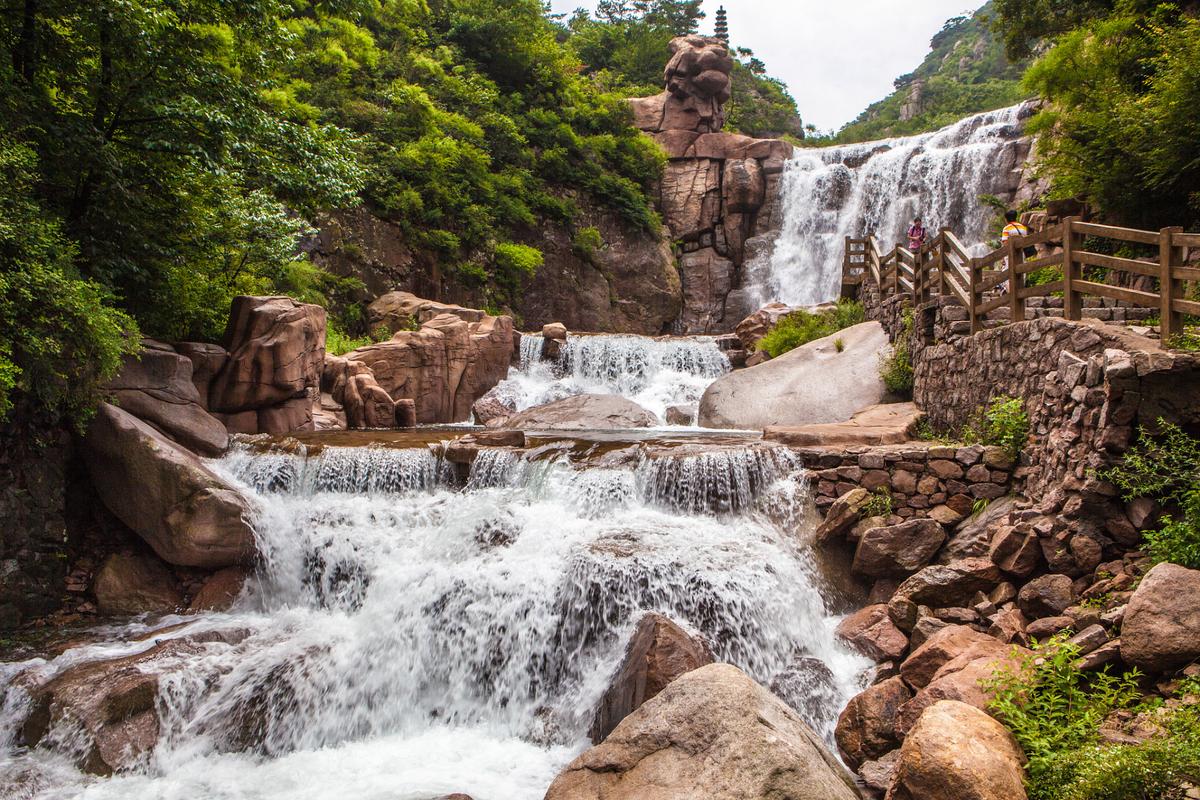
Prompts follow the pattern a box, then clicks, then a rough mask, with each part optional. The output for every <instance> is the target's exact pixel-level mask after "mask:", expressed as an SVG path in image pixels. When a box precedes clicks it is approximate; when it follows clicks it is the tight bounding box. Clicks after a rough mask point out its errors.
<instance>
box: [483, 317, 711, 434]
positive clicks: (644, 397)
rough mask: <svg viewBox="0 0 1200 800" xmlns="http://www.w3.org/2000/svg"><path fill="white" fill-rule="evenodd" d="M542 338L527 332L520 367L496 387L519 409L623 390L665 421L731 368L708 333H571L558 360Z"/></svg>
mask: <svg viewBox="0 0 1200 800" xmlns="http://www.w3.org/2000/svg"><path fill="white" fill-rule="evenodd" d="M543 343H544V342H543V340H542V338H541V337H540V336H537V335H529V336H523V337H522V338H521V364H520V367H519V368H518V369H517V370H514V371H511V372H510V373H509V376H508V379H507V380H505V381H503V382H502V383H501V384H500V385H499V386H498V387H496V389H494V390H493V395H494V396H495V397H497V398H499V399H500V400H502V401H504V402H506V403H509V404H511V405H512V406H513V407H514V408H516V409H517V410H518V411H523V410H525V409H526V408H531V407H533V406H538V405H542V404H543V403H549V402H552V401H554V400H561V399H562V398H564V397H569V396H571V395H576V394H619V395H622V396H624V397H627V398H629V399H630V400H632V401H634V402H635V403H637V404H638V405H640V406H642V407H643V408H646V409H648V410H650V411H652V412H654V413H655V414H657V415H658V418H659V419H660V420H662V419H665V415H666V410H667V408H668V407H670V406H673V405H690V404H694V403H697V402H699V400H700V397H701V395H703V394H704V390H705V389H707V388H708V386H709V384H711V383H712V382H713V381H714V380H716V379H717V378H719V377H721V376H722V375H724V374H725V373H727V372H729V369H730V365H729V359H728V358H726V357H725V354H724V353H722V352H721V349H720V347H718V346H717V342H716V340H715V339H712V338H708V337H699V336H697V337H688V338H662V339H654V338H650V337H648V336H631V335H596V336H570V337H568V338H567V341H566V344H565V345H564V346H563V348H562V352H561V353H560V354H559V357H558V358H557V359H556V360H554V361H545V360H542V357H541V356H542V346H543Z"/></svg>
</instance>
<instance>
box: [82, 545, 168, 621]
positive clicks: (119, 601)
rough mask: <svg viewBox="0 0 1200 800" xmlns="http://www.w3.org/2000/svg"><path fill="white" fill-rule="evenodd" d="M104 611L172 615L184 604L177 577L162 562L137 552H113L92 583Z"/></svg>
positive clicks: (97, 602)
mask: <svg viewBox="0 0 1200 800" xmlns="http://www.w3.org/2000/svg"><path fill="white" fill-rule="evenodd" d="M92 593H93V594H95V596H96V605H97V606H98V607H99V609H100V613H101V614H110V615H133V614H170V613H173V612H175V611H177V610H178V609H179V607H180V606H181V605H182V604H183V594H182V593H181V592H180V591H179V586H178V585H177V583H176V580H175V576H173V575H172V574H171V571H170V570H169V569H167V568H166V567H165V566H164V565H163V563H162V562H161V561H159V560H158V559H157V558H153V557H151V556H143V555H140V554H134V553H113V554H112V555H110V556H109V557H108V558H106V559H105V560H104V563H103V564H101V565H100V569H99V570H97V571H96V577H95V580H94V582H93V584H92Z"/></svg>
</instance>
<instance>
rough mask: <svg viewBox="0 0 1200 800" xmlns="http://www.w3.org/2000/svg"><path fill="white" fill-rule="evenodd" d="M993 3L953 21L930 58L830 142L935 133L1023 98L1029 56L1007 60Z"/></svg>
mask: <svg viewBox="0 0 1200 800" xmlns="http://www.w3.org/2000/svg"><path fill="white" fill-rule="evenodd" d="M995 12H996V8H995V3H994V2H988V3H987V4H986V5H984V6H983V7H982V8H980V9H979V10H978V11H976V12H975V13H974V14H970V15H963V16H958V17H954V18H952V19H949V20H947V21H946V24H945V26H943V28H942V30H940V31H939V32H938V33H937V34H936V35H935V36H934V37H933V39H932V40H931V41H930V43H929V45H930V52H929V55H928V56H926V57H925V60H924V61H922V62H921V65H920V66H919V67H917V69H916V70H914V71H913V72H910V73H908V74H907V75H902V76H900V77H899V78H897V79H896V81H895V91H894V92H893V93H892V94H890V95H888V97H886V98H884V99H883V100H880V101H879V102H877V103H873V104H871V105H870V106H869V107H868V108H867V109H866V110H865V111H863V113H862V114H860V115H859V116H858V118H857V119H856V120H854V121H853V122H851V123H850V124H849V125H847V126H845V127H844V128H842V130H841V131H839V132H838V133H837V135H836V136H835V137H834V139H835V141H837V142H839V143H848V142H865V141H871V140H875V139H883V138H887V137H889V136H906V135H909V134H913V133H922V132H924V131H931V130H937V129H938V128H941V127H944V126H946V125H949V124H951V123H953V122H956V121H957V120H959V119H962V118H963V117H965V116H967V115H969V114H974V113H976V112H979V111H989V110H991V109H995V108H1003V107H1004V106H1008V105H1012V104H1013V103H1017V102H1019V101H1020V100H1022V99H1024V98H1025V97H1027V96H1028V94H1027V92H1026V90H1025V89H1024V88H1023V87H1022V86H1021V78H1022V76H1023V75H1024V72H1025V69H1026V68H1027V67H1028V65H1029V57H1028V55H1029V54H1028V53H1023V54H1021V55H1020V56H1018V57H1014V58H1010V57H1009V54H1008V53H1007V52H1006V51H1005V47H1004V43H1003V41H1002V40H1001V37H1000V35H999V34H997V33H996V32H995V30H994V29H993V26H994V25H995V24H996V19H995Z"/></svg>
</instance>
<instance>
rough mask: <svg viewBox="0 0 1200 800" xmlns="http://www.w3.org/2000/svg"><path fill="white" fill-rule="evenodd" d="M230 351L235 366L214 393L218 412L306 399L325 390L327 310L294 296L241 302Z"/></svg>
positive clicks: (233, 318)
mask: <svg viewBox="0 0 1200 800" xmlns="http://www.w3.org/2000/svg"><path fill="white" fill-rule="evenodd" d="M225 346H226V348H227V349H228V350H229V361H228V363H227V364H226V365H225V368H224V369H222V370H221V372H220V373H219V374H218V375H217V376H216V377H215V378H214V379H213V383H212V387H211V389H210V390H209V402H210V404H211V408H212V409H213V410H214V411H220V412H223V413H236V412H239V411H250V410H256V409H260V408H267V407H269V406H274V405H278V404H279V403H283V402H284V401H287V400H291V399H293V398H297V397H301V396H303V395H305V394H306V393H307V391H308V390H309V389H310V388H319V386H320V382H321V371H322V367H323V363H324V360H325V309H323V308H321V307H320V306H316V305H311V304H308V303H298V302H296V301H295V300H293V299H292V298H290V297H248V296H241V297H235V298H234V299H233V306H232V309H231V310H230V315H229V325H228V327H227V328H226V330H225Z"/></svg>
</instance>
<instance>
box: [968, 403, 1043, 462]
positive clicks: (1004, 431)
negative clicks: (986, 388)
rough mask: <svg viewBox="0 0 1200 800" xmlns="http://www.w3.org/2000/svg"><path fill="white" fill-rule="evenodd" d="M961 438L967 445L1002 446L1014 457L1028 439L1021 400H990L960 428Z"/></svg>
mask: <svg viewBox="0 0 1200 800" xmlns="http://www.w3.org/2000/svg"><path fill="white" fill-rule="evenodd" d="M961 438H962V440H963V441H964V442H966V443H967V444H985V445H989V446H993V447H1003V448H1004V450H1005V451H1006V452H1007V453H1008V454H1009V455H1010V456H1012V457H1013V458H1016V457H1017V456H1018V455H1020V453H1021V449H1022V448H1023V447H1024V446H1025V441H1026V440H1027V439H1028V438H1029V415H1028V414H1026V413H1025V406H1024V403H1023V402H1022V401H1021V398H1019V397H1006V396H1001V397H996V398H993V399H992V401H991V402H990V403H988V405H987V407H986V408H983V409H980V411H979V413H978V414H977V415H976V418H975V419H973V420H972V421H971V422H970V423H969V424H968V425H967V426H966V427H965V428H964V429H963V432H962V437H961Z"/></svg>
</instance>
